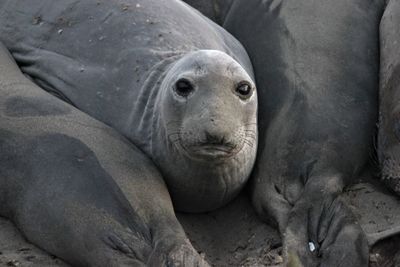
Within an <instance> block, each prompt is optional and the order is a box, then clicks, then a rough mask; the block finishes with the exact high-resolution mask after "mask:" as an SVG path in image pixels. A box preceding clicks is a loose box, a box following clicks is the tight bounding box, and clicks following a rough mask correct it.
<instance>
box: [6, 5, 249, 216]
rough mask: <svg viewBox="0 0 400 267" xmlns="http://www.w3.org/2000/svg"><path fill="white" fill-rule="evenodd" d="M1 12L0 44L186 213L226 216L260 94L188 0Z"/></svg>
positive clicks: (245, 63)
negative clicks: (146, 170) (221, 210)
mask: <svg viewBox="0 0 400 267" xmlns="http://www.w3.org/2000/svg"><path fill="white" fill-rule="evenodd" d="M32 7H33V8H32ZM159 10H164V12H161V13H160V12H159ZM0 12H1V18H0V36H1V37H0V40H1V41H3V43H4V44H5V45H6V47H7V48H8V49H9V50H10V52H11V53H12V55H13V57H14V58H15V59H16V61H17V63H18V64H19V66H20V67H21V70H22V71H23V73H25V74H27V75H28V76H29V77H31V78H32V80H33V81H34V82H35V83H36V84H38V85H39V86H40V87H42V88H44V89H45V90H47V91H48V92H51V93H53V94H54V95H56V96H58V97H59V98H61V99H63V100H65V101H66V102H68V103H70V104H72V105H73V106H75V107H77V108H78V109H80V110H81V111H83V112H85V113H87V114H89V115H90V116H92V117H94V118H96V119H98V120H100V121H102V122H104V123H106V124H107V125H110V126H111V127H113V128H114V129H116V130H117V131H118V132H120V133H121V134H122V135H124V136H126V137H127V138H128V139H130V140H131V141H132V142H133V143H134V144H135V145H137V146H138V147H139V148H140V149H141V150H143V151H144V152H145V153H146V154H147V155H148V156H149V157H150V158H151V159H152V160H153V161H154V162H155V163H156V165H157V166H158V167H159V168H160V170H161V172H162V174H163V177H164V179H165V181H166V183H167V185H168V188H169V190H170V193H171V196H172V199H173V202H174V205H175V207H176V208H177V209H179V210H181V211H188V212H201V211H207V210H211V209H215V208H218V207H220V206H222V205H224V204H226V203H227V202H228V201H230V200H231V199H232V198H233V197H235V196H236V195H237V194H238V192H239V191H240V190H241V189H242V187H243V186H244V184H245V183H246V181H247V179H248V177H249V175H250V172H251V170H252V167H253V163H254V161H255V155H256V147H257V127H256V112H257V94H256V91H255V85H254V83H253V81H252V79H253V77H252V76H253V74H252V67H251V63H250V60H249V58H248V56H247V54H246V52H245V50H244V49H243V47H242V46H241V45H240V44H239V42H238V41H237V40H236V39H234V38H233V37H232V36H231V35H230V34H229V33H227V32H226V31H225V30H224V29H222V28H221V27H219V26H218V25H216V24H214V23H213V22H211V21H210V20H209V19H207V18H206V17H204V16H202V15H201V14H200V13H199V12H198V11H196V10H194V9H193V8H191V7H190V6H188V5H186V4H185V3H182V2H181V1H177V0H162V1H155V0H152V1H144V0H142V1H125V2H124V1H118V0H113V1H95V0H90V1H76V0H68V1H51V0H35V1H34V2H32V1H29V7H28V4H27V2H26V1H3V2H2V3H1V4H0ZM177 86H183V87H185V86H186V88H189V87H190V88H189V89H187V90H188V92H187V95H185V96H182V95H184V94H185V93H182V94H181V95H179V92H178V93H177V90H176V87H177ZM246 88H247V89H248V92H245V94H247V93H248V95H241V93H240V92H241V90H242V89H246ZM182 90H186V89H185V88H183V89H182ZM189 91H190V92H189ZM193 155H194V156H193ZM194 158H196V159H194Z"/></svg>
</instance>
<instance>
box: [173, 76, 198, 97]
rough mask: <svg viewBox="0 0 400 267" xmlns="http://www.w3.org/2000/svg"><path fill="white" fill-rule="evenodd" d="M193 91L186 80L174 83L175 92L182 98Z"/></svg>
mask: <svg viewBox="0 0 400 267" xmlns="http://www.w3.org/2000/svg"><path fill="white" fill-rule="evenodd" d="M193 90H194V88H193V85H192V84H191V83H190V82H189V81H188V80H186V79H180V80H178V81H177V82H176V83H175V92H176V93H177V94H178V95H180V96H182V97H187V96H188V95H189V94H190V93H191V92H193Z"/></svg>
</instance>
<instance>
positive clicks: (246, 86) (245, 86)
mask: <svg viewBox="0 0 400 267" xmlns="http://www.w3.org/2000/svg"><path fill="white" fill-rule="evenodd" d="M253 91H254V90H253V87H252V86H251V84H250V83H248V82H246V81H242V82H240V83H239V84H238V85H237V86H236V88H235V93H236V94H237V95H238V96H239V97H240V98H241V99H248V98H250V97H251V96H252V94H253Z"/></svg>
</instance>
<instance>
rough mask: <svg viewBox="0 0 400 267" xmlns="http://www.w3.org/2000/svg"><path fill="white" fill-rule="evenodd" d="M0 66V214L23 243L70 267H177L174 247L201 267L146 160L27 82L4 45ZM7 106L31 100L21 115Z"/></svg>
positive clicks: (16, 107)
mask: <svg viewBox="0 0 400 267" xmlns="http://www.w3.org/2000/svg"><path fill="white" fill-rule="evenodd" d="M0 62H1V64H0V107H2V108H1V109H0V134H1V137H0V140H1V142H0V146H1V154H0V155H1V158H2V160H1V162H0V198H1V199H0V200H1V205H0V213H1V214H2V215H3V216H7V217H8V218H10V219H11V220H12V221H13V222H14V223H15V224H16V225H17V226H18V228H19V229H20V230H21V231H22V232H23V234H24V235H25V237H26V238H27V239H28V240H30V241H31V242H33V243H35V244H36V245H38V246H39V247H41V248H44V249H45V250H47V251H48V252H50V253H52V254H54V255H56V256H59V257H61V258H63V259H64V260H66V261H67V262H69V263H72V264H74V265H78V266H79V265H85V266H86V265H89V266H124V265H129V266H147V264H148V260H149V258H150V255H154V254H156V255H157V253H158V254H163V255H166V258H167V259H168V262H169V263H174V264H179V263H180V262H181V261H182V259H181V258H179V259H176V258H174V255H175V250H174V247H180V246H182V244H184V245H183V246H184V247H185V248H186V251H187V252H188V253H187V254H186V255H185V256H186V258H189V259H190V260H191V261H192V262H193V263H194V265H193V266H196V265H197V266H206V263H205V262H204V260H203V259H202V258H201V257H200V256H199V255H198V254H197V252H196V251H195V250H194V249H193V248H192V246H191V244H190V243H189V242H188V241H187V238H186V236H185V233H184V232H183V229H182V227H181V226H180V224H179V222H178V221H177V219H176V218H175V214H174V211H173V207H172V203H171V200H170V198H169V194H168V191H167V189H166V186H165V184H164V182H163V181H162V178H161V176H160V174H159V172H158V170H157V169H156V167H155V166H154V164H153V163H152V162H151V160H149V159H148V158H147V157H146V156H145V155H144V154H143V153H142V152H141V151H139V150H138V149H136V148H135V146H134V145H132V144H131V143H129V142H128V141H126V140H125V139H124V138H123V137H122V136H120V135H119V134H118V133H116V132H115V131H114V130H112V129H111V128H109V127H107V126H105V125H104V124H102V123H100V122H98V121H97V120H95V119H93V118H90V117H89V116H87V115H86V114H84V113H82V112H80V111H78V110H76V109H75V108H74V107H72V106H70V105H68V104H66V103H65V102H63V101H61V100H59V99H57V98H55V97H53V96H51V95H50V94H48V93H46V92H44V91H43V90H41V89H40V88H38V87H37V86H35V85H34V84H33V83H31V82H30V81H29V80H28V79H27V78H25V77H24V75H23V74H22V73H21V72H20V71H19V69H18V67H17V66H16V64H15V62H13V61H12V59H11V58H10V56H9V53H8V52H7V50H6V49H5V48H4V47H3V46H0ZM10 99H14V100H15V99H17V100H18V99H25V100H27V99H29V100H27V101H23V102H24V103H29V108H28V109H27V108H26V107H25V106H24V105H22V106H21V105H14V106H10V105H7V103H13V102H12V101H14V100H12V101H11V102H10ZM15 101H16V100H15ZM37 104H40V105H41V106H40V107H37V106H36V105H37ZM3 107H7V108H6V109H4V108H3ZM55 107H59V108H56V110H57V112H55V113H53V112H51V111H54V110H55ZM21 108H22V109H23V110H20V109H21ZM166 236H168V237H169V238H164V237H166ZM160 244H162V245H163V246H161V245H160ZM158 247H161V248H163V249H161V250H160V249H157V248H158ZM154 257H155V256H153V258H154Z"/></svg>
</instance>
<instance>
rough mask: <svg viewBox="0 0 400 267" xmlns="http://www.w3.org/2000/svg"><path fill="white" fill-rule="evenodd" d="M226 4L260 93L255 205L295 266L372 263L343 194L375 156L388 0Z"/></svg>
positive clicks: (230, 25)
mask: <svg viewBox="0 0 400 267" xmlns="http://www.w3.org/2000/svg"><path fill="white" fill-rule="evenodd" d="M212 2H215V1H213V0H212ZM218 2H222V1H218ZM227 4H228V5H231V6H230V7H228V8H227V9H229V12H228V13H227V15H226V16H225V19H224V21H223V22H222V25H223V27H224V28H226V29H227V30H228V31H229V32H231V33H232V34H233V35H234V36H235V37H236V38H238V40H239V41H240V42H241V43H242V44H243V45H244V47H245V48H246V50H247V52H248V53H249V56H250V58H251V60H252V63H253V67H254V71H255V75H256V83H257V87H258V94H259V95H258V96H259V113H258V118H259V122H258V123H259V148H258V155H257V162H256V165H255V170H254V173H253V176H252V178H251V179H252V198H253V203H254V206H255V208H256V210H257V211H258V213H259V214H260V215H261V217H262V218H264V219H265V220H267V221H273V222H275V223H276V224H277V225H278V226H279V229H280V231H281V233H282V235H283V238H284V246H285V252H286V255H289V256H290V257H289V258H290V259H291V260H292V261H291V263H292V264H293V262H300V263H301V264H302V265H303V266H316V265H320V266H367V264H368V245H367V241H366V238H365V235H364V234H363V232H362V230H361V228H360V227H359V225H358V224H357V223H356V220H355V218H354V216H353V215H352V214H351V212H350V211H349V209H348V208H347V206H346V205H345V203H343V201H342V200H341V198H339V197H337V196H338V195H339V194H340V193H341V191H342V189H343V187H344V186H345V185H347V184H349V183H350V182H351V181H352V180H354V178H356V177H357V175H358V173H359V171H360V170H361V169H362V168H363V166H364V164H365V163H366V162H367V160H368V157H369V156H370V155H371V154H372V149H371V147H372V142H373V136H374V133H375V123H376V119H377V98H378V95H377V92H378V66H379V45H378V38H379V37H378V31H379V30H378V25H379V20H380V17H381V15H382V12H383V8H384V7H383V6H384V1H360V0H354V1H347V0H343V1H341V0H340V1H325V0H324V1H313V0H306V1H297V0H293V1H292V0H282V1H275V0H274V1H272V0H271V1H270V0H267V1H261V0H248V1H245V0H237V1H233V3H229V2H227ZM203 12H204V13H207V12H206V11H203ZM309 242H312V243H313V244H314V246H315V248H316V249H315V250H314V251H313V252H311V251H310V250H309ZM294 259H296V260H294Z"/></svg>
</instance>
